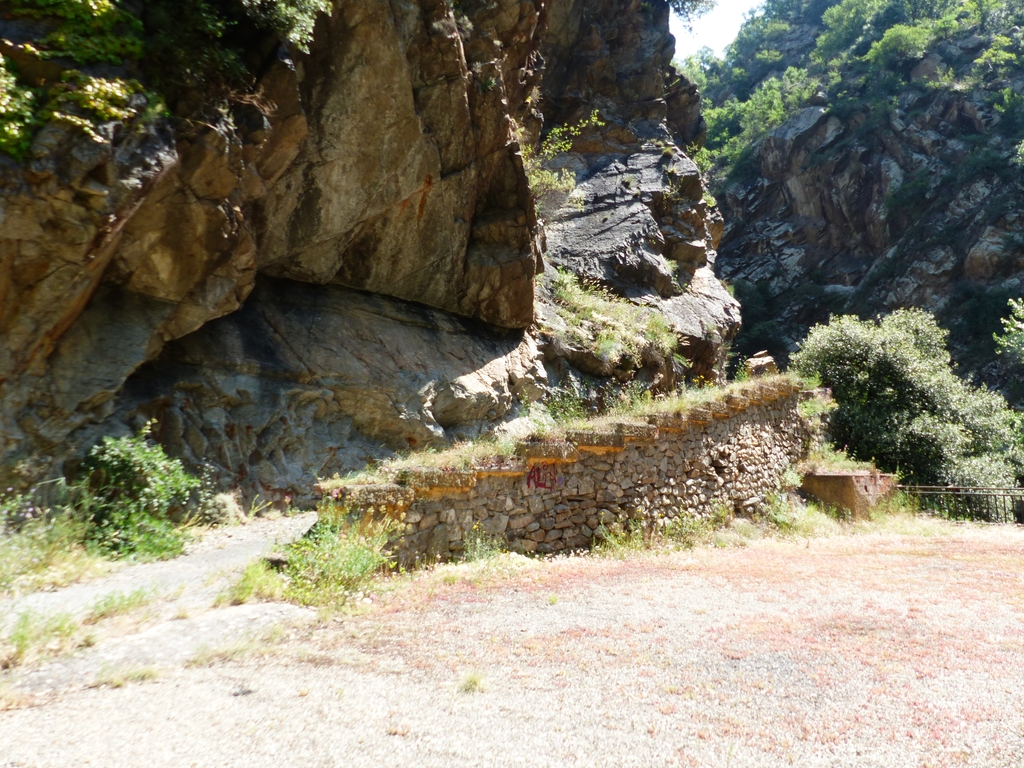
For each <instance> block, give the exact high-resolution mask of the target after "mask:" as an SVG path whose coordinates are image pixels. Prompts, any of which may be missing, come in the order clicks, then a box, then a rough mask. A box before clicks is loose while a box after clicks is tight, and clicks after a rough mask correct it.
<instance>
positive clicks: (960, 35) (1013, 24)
mask: <svg viewBox="0 0 1024 768" xmlns="http://www.w3.org/2000/svg"><path fill="white" fill-rule="evenodd" d="M1022 24H1024V5H1021V4H1020V3H1019V2H1017V0H841V2H840V1H839V0H767V2H766V3H765V4H764V6H763V7H762V10H761V12H760V13H757V14H755V15H754V16H752V17H751V18H749V19H748V20H747V21H746V22H745V23H744V25H743V27H742V28H741V29H740V32H739V34H738V36H737V38H736V40H735V41H734V42H733V43H732V44H731V45H730V46H729V48H728V49H727V50H726V53H725V55H724V57H723V58H718V57H716V56H715V55H714V54H713V53H712V52H711V51H710V50H708V49H705V50H704V51H702V52H701V53H699V54H697V55H696V56H691V57H690V58H688V59H687V60H686V61H685V62H684V63H683V64H682V69H683V70H684V72H685V73H686V74H687V76H688V77H689V78H690V79H692V80H693V81H694V82H695V83H696V84H697V85H698V86H699V87H700V88H701V92H702V94H703V96H704V98H705V100H706V102H705V103H706V106H705V110H704V115H705V119H706V120H707V124H708V135H707V148H708V150H709V152H710V153H711V154H712V156H713V157H714V158H715V159H716V160H717V164H718V171H719V177H720V178H724V177H726V176H731V177H733V178H735V177H737V176H743V175H744V174H748V173H750V172H751V171H752V170H753V168H752V167H750V161H751V159H752V155H753V153H752V151H751V146H752V144H754V143H756V142H757V141H758V140H759V139H761V138H762V137H764V136H765V135H766V134H767V133H768V132H770V131H771V130H772V129H774V128H776V127H777V126H779V125H781V124H782V123H783V122H785V121H786V120H787V119H788V118H789V117H791V116H793V115H794V114H795V113H796V112H797V111H798V110H800V109H801V108H804V107H806V106H811V105H826V104H827V105H828V108H829V109H830V111H831V112H832V113H834V114H837V115H839V116H840V117H846V116H848V115H851V114H853V113H854V112H857V111H859V110H869V111H870V113H871V115H870V117H869V120H868V122H867V123H866V124H865V125H864V130H870V129H871V128H872V126H873V125H874V124H875V123H876V122H877V121H878V120H881V119H883V118H884V117H886V113H887V111H888V110H887V108H886V107H887V105H888V104H889V102H890V101H891V100H892V98H893V97H895V96H896V94H898V93H899V92H900V91H901V90H903V89H905V88H907V87H908V86H910V85H911V83H910V81H911V77H910V74H911V71H912V70H913V68H914V66H915V65H916V64H917V63H918V62H919V61H920V60H921V59H922V58H924V57H925V56H926V55H927V54H929V53H933V52H936V51H937V50H938V49H939V48H940V47H941V48H942V50H943V51H944V53H945V58H948V59H949V60H948V61H947V62H945V63H944V64H942V65H940V66H939V67H938V69H937V72H936V73H935V76H934V77H933V78H928V79H919V80H918V81H917V82H915V83H914V84H913V87H915V88H922V89H926V90H927V89H942V90H951V91H957V92H961V93H966V92H970V91H972V90H973V89H975V88H984V89H987V90H989V91H990V92H991V94H992V95H991V97H990V98H991V100H992V102H993V106H994V107H995V108H996V109H997V110H998V111H1000V112H1001V113H1002V114H1003V115H1004V121H1005V124H1004V125H1003V126H1002V128H1001V129H1002V131H1003V132H1004V133H1005V134H1006V135H1007V136H1008V137H1009V138H1011V139H1012V140H1014V141H1015V142H1017V143H1020V142H1021V141H1022V140H1024V96H1022V95H1021V94H1020V93H1019V92H1018V91H1015V90H1013V89H1012V88H1011V87H1010V83H1009V82H1008V78H1010V77H1017V76H1019V75H1020V74H1021V68H1022V64H1024V33H1022V32H1021V30H1020V26H1021V25H1022ZM957 41H962V42H963V41H966V43H965V45H964V46H962V47H959V48H954V47H953V46H950V45H948V43H951V42H957ZM944 43H945V44H947V45H945V46H943V44H944Z"/></svg>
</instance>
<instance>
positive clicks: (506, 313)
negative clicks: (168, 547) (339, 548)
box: [0, 0, 736, 498]
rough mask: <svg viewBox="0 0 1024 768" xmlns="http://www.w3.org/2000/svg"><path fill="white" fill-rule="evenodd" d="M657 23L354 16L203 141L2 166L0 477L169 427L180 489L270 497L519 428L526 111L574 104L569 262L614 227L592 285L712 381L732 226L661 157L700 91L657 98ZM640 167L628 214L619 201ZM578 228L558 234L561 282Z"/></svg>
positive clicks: (343, 3)
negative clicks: (667, 321) (721, 253)
mask: <svg viewBox="0 0 1024 768" xmlns="http://www.w3.org/2000/svg"><path fill="white" fill-rule="evenodd" d="M643 5H644V6H646V5H647V4H643ZM652 5H653V6H654V8H655V10H654V11H651V10H650V9H649V7H648V9H645V8H643V7H642V6H641V3H639V2H632V1H630V2H622V1H621V0H615V1H614V2H603V1H602V2H595V1H594V0H585V1H584V0H576V1H575V2H569V1H568V0H554V1H553V2H548V3H546V4H545V3H543V2H536V3H534V2H529V1H528V0H527V1H526V2H520V0H514V1H513V0H499V2H496V3H484V2H474V0H464V2H462V3H460V4H458V7H457V8H453V7H452V6H451V5H449V4H446V3H444V2H442V1H441V0H437V1H436V2H435V1H434V0H420V1H419V2H415V3H406V4H400V3H394V2H387V1H386V0H366V1H362V0H360V1H357V0H339V2H336V4H335V9H334V12H333V14H332V15H331V16H330V18H327V17H322V18H320V19H319V20H318V21H317V26H316V30H315V34H314V39H313V42H312V44H311V47H310V50H309V52H308V53H300V52H298V51H294V50H292V51H289V50H288V48H287V47H286V46H284V45H279V46H277V47H276V53H272V54H271V55H269V56H268V59H267V61H266V62H265V64H264V66H263V67H262V69H261V70H260V71H259V72H258V73H257V74H258V77H257V79H256V84H255V87H254V89H253V93H252V95H251V98H250V97H246V98H244V99H240V100H238V101H236V102H234V103H232V104H231V106H230V109H229V110H226V111H222V112H221V113H219V114H218V115H217V116H216V117H215V119H214V118H210V119H207V120H205V121H202V122H199V121H194V122H187V121H175V120H170V119H160V120H157V121H155V122H150V123H147V124H121V123H116V122H115V123H108V124H104V125H102V126H100V128H99V130H98V136H97V137H90V136H87V135H85V134H84V133H82V132H81V131H77V130H74V129H72V128H70V127H61V126H60V125H51V126H47V127H46V128H44V129H43V130H41V131H40V132H39V133H38V135H37V136H36V138H35V141H34V143H33V146H32V150H31V158H30V160H29V161H28V162H27V163H24V164H20V165H19V164H17V163H15V162H14V161H11V160H8V159H4V160H3V161H2V167H0V204H2V206H3V207H2V214H0V215H2V217H3V218H2V222H3V223H2V227H0V249H2V252H0V277H2V279H0V334H2V335H3V338H4V342H5V343H4V345H3V350H2V351H0V438H2V439H0V473H2V474H3V477H4V478H6V479H8V480H18V479H19V478H21V479H32V478H38V477H41V476H45V475H48V474H53V473H55V472H60V471H63V469H64V468H65V467H64V462H65V461H66V460H67V459H73V458H75V457H76V456H80V455H81V454H82V452H83V451H85V450H87V449H88V447H89V446H90V445H91V444H93V443H94V442H95V441H96V440H97V439H98V438H99V437H100V436H101V435H103V434H110V433H119V432H120V433H123V432H126V431H128V430H133V429H137V428H138V427H139V426H140V425H141V424H142V423H143V422H145V420H147V419H149V418H157V421H158V427H157V429H158V434H159V437H160V439H161V441H162V442H163V443H164V444H165V445H166V446H167V447H168V449H169V450H170V451H171V452H172V453H173V454H174V455H178V456H181V457H183V458H185V459H186V460H187V461H188V463H189V464H190V465H192V466H193V468H198V465H200V464H207V465H210V466H211V467H212V468H213V470H214V471H215V475H216V476H217V478H218V479H219V482H220V484H221V485H222V486H228V485H241V486H242V487H243V490H245V491H246V493H247V494H248V495H249V496H250V497H252V496H253V495H255V494H262V495H263V496H265V497H267V498H283V497H285V496H288V495H295V494H297V493H298V489H300V488H303V487H308V486H309V483H308V482H300V481H302V480H303V478H305V479H307V480H308V478H309V476H310V475H313V474H317V473H324V472H334V471H339V472H343V471H346V470H349V469H355V468H357V467H358V466H359V465H360V463H361V462H365V460H366V459H367V458H370V457H375V456H381V455H386V454H388V453H390V452H393V451H395V450H398V449H402V448H408V447H425V446H428V445H431V444H438V443H446V442H450V441H452V440H454V439H459V438H460V437H467V436H473V435H476V434H479V433H480V432H481V431H484V430H486V429H488V428H490V427H493V425H495V424H497V423H500V422H501V421H502V420H503V419H507V418H511V417H513V416H515V415H516V413H517V408H518V407H519V405H518V404H520V403H524V402H529V401H531V400H536V399H538V398H540V397H541V396H542V395H543V394H544V392H545V387H546V386H547V385H548V384H549V383H553V382H549V381H548V379H547V377H548V376H549V375H550V374H551V372H552V368H551V365H550V360H549V366H548V369H547V370H545V368H544V367H543V366H542V365H541V360H542V358H543V356H544V352H543V350H541V349H540V348H539V347H538V346H537V344H536V342H535V341H534V338H535V334H536V330H533V331H530V330H527V329H528V328H529V327H530V326H531V325H532V324H533V323H534V322H535V319H536V317H537V313H536V312H535V308H534V297H535V288H536V286H535V279H534V278H535V275H536V274H537V273H538V272H539V270H541V269H542V268H543V261H542V256H541V251H542V246H543V237H544V229H543V227H542V224H541V222H540V221H539V220H538V217H537V213H536V211H535V207H534V200H533V196H532V194H531V192H530V187H529V181H528V179H527V176H526V173H525V170H524V165H523V159H522V155H521V153H520V144H519V141H520V137H521V136H524V135H525V136H533V135H535V134H536V131H537V130H538V129H539V127H540V125H541V120H540V113H538V112H537V111H536V110H537V105H538V100H539V101H540V102H542V103H551V104H554V103H557V104H559V105H560V106H559V107H557V108H554V109H552V111H551V113H550V114H549V115H546V117H547V120H548V122H549V124H553V123H556V122H559V121H563V122H564V121H566V120H571V119H573V117H572V116H573V115H574V114H576V113H577V112H578V111H579V110H583V109H589V108H590V107H591V106H593V107H597V108H600V109H601V110H602V113H603V114H605V115H606V117H605V120H606V126H607V127H606V128H604V129H602V132H601V133H600V135H595V136H592V137H587V142H586V143H585V144H584V145H581V146H580V147H576V148H574V149H576V150H578V151H576V152H574V154H573V156H572V161H573V162H576V163H578V164H579V167H580V173H579V174H578V176H579V178H580V181H581V189H582V190H583V192H584V196H585V204H584V210H583V212H582V215H581V216H580V217H576V218H578V219H580V222H579V223H580V226H579V227H577V228H576V229H577V232H578V233H582V235H581V236H582V240H581V239H580V237H577V239H576V242H577V245H580V244H581V243H582V242H583V241H584V240H588V239H590V236H589V235H587V234H586V232H587V231H588V230H589V231H591V232H594V231H596V230H597V229H598V228H600V229H601V230H602V231H603V232H604V235H603V239H602V244H601V246H600V248H598V249H597V250H596V251H594V253H593V256H594V258H593V259H591V258H590V257H589V256H588V257H587V261H588V263H592V264H597V263H598V262H601V263H602V264H603V266H600V269H601V270H602V273H607V274H609V275H610V274H612V273H614V274H615V276H616V279H615V280H614V281H612V282H613V283H614V286H613V287H614V288H615V290H617V291H618V292H620V293H621V294H622V295H625V296H629V297H630V298H631V299H633V300H635V301H638V302H641V303H645V304H648V305H650V306H651V307H652V308H653V309H655V310H658V311H664V312H665V313H666V315H667V316H668V317H670V318H671V319H672V322H673V323H674V324H675V325H676V327H677V330H678V331H679V333H680V334H681V335H682V337H685V342H686V344H688V345H689V347H688V349H690V351H691V354H690V356H691V357H692V358H693V359H694V360H695V361H696V360H699V361H701V364H705V365H706V366H711V367H713V366H715V365H717V363H718V361H719V358H720V352H719V347H720V344H721V342H722V341H723V340H725V339H727V338H728V337H729V335H730V334H731V333H733V332H734V330H735V324H736V319H735V315H736V307H735V303H734V302H733V301H732V300H731V299H730V298H729V297H728V294H726V293H725V291H724V289H722V288H721V286H720V285H719V284H718V282H717V281H716V280H714V278H713V277H712V276H711V273H710V270H709V266H710V264H711V263H713V253H714V251H713V248H714V245H715V243H716V242H717V236H718V234H719V232H720V226H721V225H720V220H718V219H716V217H715V215H714V214H713V213H712V212H710V211H709V210H707V206H706V205H704V203H702V202H701V195H702V187H701V180H700V178H699V175H697V174H696V169H695V167H693V166H692V163H690V162H689V161H688V160H687V159H686V158H685V156H683V155H682V154H681V153H679V152H678V151H677V152H675V154H674V155H673V156H672V157H671V158H669V157H668V156H667V155H666V156H664V157H663V153H665V152H666V151H667V149H666V148H667V147H669V145H671V146H675V145H678V144H683V143H686V142H690V141H693V140H697V139H699V138H700V136H701V133H702V131H703V123H702V120H701V118H700V112H699V99H698V97H697V95H696V93H695V91H694V89H693V88H692V87H691V86H689V84H688V83H686V81H685V80H681V79H678V80H676V79H673V81H672V83H671V84H669V85H666V79H665V73H664V71H663V70H664V69H665V67H667V65H668V61H669V58H670V51H671V38H670V37H669V36H668V33H667V7H666V6H663V5H662V4H661V3H660V2H655V3H653V4H652ZM607 14H613V16H607ZM610 18H617V19H618V23H619V25H620V26H621V30H622V34H621V36H620V37H618V40H616V35H615V34H613V31H614V30H613V27H614V25H609V23H608V21H607V19H610ZM595 20H597V22H595ZM549 22H550V23H549ZM556 22H557V23H556ZM595 23H596V26H595ZM12 29H13V28H12ZM15 31H17V30H15ZM22 31H24V30H22ZM9 32H10V33H11V35H13V36H14V37H16V35H14V33H13V32H11V30H10V29H8V28H6V27H5V34H7V33H9ZM19 34H20V33H19ZM587 36H589V39H590V40H591V42H590V43H589V46H590V47H589V48H587V49H586V50H587V51H589V53H588V54H587V55H585V56H582V57H581V56H580V52H581V51H583V50H584V48H583V47H581V46H582V41H583V39H584V37H587ZM23 42H24V41H21V40H14V41H13V44H21V43H23ZM269 50H273V46H271V48H270V49H269ZM588 57H589V58H588ZM548 78H551V79H550V80H548ZM138 98H144V97H143V96H142V95H141V94H139V95H138ZM563 107H564V108H563ZM560 110H561V111H560ZM518 126H523V129H522V132H521V131H520V129H519V128H518ZM531 126H532V128H531ZM531 131H532V133H531ZM655 142H663V143H664V144H665V145H666V146H665V147H661V146H656V145H655ZM632 165H639V166H642V167H643V171H642V172H640V173H639V176H642V177H643V184H642V187H643V189H642V191H641V193H640V195H639V197H636V196H635V195H633V193H626V192H625V190H624V188H622V189H619V187H621V185H620V184H619V182H620V181H621V180H622V179H623V178H624V177H625V175H628V174H629V173H632V171H629V170H628V169H629V168H630V167H632ZM616 190H618V191H616ZM634 198H636V199H634ZM637 205H639V206H640V207H639V208H637V207H636V206H637ZM620 206H622V209H621V210H620ZM641 209H642V210H641ZM627 210H628V213H627V212H626V211H627ZM609 212H611V213H612V214H614V216H615V224H614V226H613V227H611V228H609V227H608V226H607V225H606V224H605V225H601V226H600V227H599V222H600V218H601V217H602V216H606V215H608V214H609ZM583 221H585V222H586V226H583V224H582V222H583ZM571 229H573V226H572V225H571V224H570V222H569V221H568V219H566V218H565V217H562V216H561V214H558V215H553V216H552V217H550V220H549V222H548V231H549V234H548V241H549V247H550V248H551V249H552V252H553V254H554V255H553V256H552V259H553V260H555V261H557V262H558V263H568V261H567V260H568V259H569V257H570V255H571V253H570V252H571V251H572V250H573V249H574V248H575V247H576V246H573V244H572V242H573V240H572V238H571V237H568V236H567V235H566V233H568V232H569V230H571ZM659 238H660V241H659ZM648 240H650V241H651V242H647V241H648ZM581 247H582V246H581ZM666 258H667V259H670V260H672V261H671V263H670V262H669V261H667V260H666ZM622 259H626V260H627V261H629V260H632V262H633V263H634V265H635V266H636V268H631V267H629V266H626V267H624V268H621V269H619V268H617V267H615V266H614V265H617V264H619V261H621V260H622ZM595 260H596V261H595ZM682 264H685V265H686V266H685V268H683V267H678V268H677V266H674V265H682ZM609 265H612V266H611V272H608V268H609ZM597 268H598V267H597V266H595V269H597ZM254 287H255V291H254ZM250 294H251V295H250ZM409 302H415V304H410V303H409ZM702 345H703V346H702ZM694 350H699V354H698V353H697V352H695V351H694ZM684 354H686V351H685V349H684ZM662 364H663V365H665V364H668V365H671V362H669V363H665V361H663V362H662ZM556 367H557V366H556ZM702 370H703V369H702ZM709 370H710V368H709Z"/></svg>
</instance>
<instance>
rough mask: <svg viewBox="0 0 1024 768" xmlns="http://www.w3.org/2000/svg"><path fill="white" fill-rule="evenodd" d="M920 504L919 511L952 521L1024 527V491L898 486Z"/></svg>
mask: <svg viewBox="0 0 1024 768" xmlns="http://www.w3.org/2000/svg"><path fill="white" fill-rule="evenodd" d="M896 487H897V488H898V489H899V490H901V491H903V492H904V493H905V494H907V495H908V496H911V497H912V498H914V499H916V500H917V504H918V510H919V511H920V512H927V513H929V514H932V515H936V516H938V517H945V518H948V519H950V520H983V521H985V522H989V523H1021V524H1024V488H966V487H959V486H952V485H948V486H942V485H898V486H896Z"/></svg>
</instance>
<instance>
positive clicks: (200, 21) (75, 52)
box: [0, 0, 330, 160]
mask: <svg viewBox="0 0 1024 768" xmlns="http://www.w3.org/2000/svg"><path fill="white" fill-rule="evenodd" d="M329 9H330V2H329V0H189V2H176V1H175V0H145V1H144V2H139V3H128V2H125V1H124V0H7V2H3V3H0V12H2V13H4V15H6V16H7V17H8V18H10V19H12V20H13V21H14V22H15V24H14V29H15V30H18V31H19V32H21V33H22V34H23V35H25V36H26V37H25V39H19V40H15V41H14V43H13V44H11V45H6V44H5V46H4V54H5V55H3V56H0V152H5V153H7V154H9V155H11V156H13V157H14V158H16V159H19V160H21V159H24V158H25V157H27V155H28V153H29V149H30V146H31V142H32V137H33V135H34V133H35V132H36V131H37V130H38V129H39V128H40V127H41V126H42V125H44V124H46V123H48V122H53V121H56V122H63V123H66V124H70V125H74V126H76V127H78V128H81V129H83V130H85V131H86V132H87V133H90V134H91V135H93V136H94V138H96V137H97V136H98V134H96V133H95V128H94V126H96V125H97V124H100V123H103V122H106V121H110V120H120V121H123V122H129V121H131V120H134V119H142V120H144V119H148V118H149V117H150V116H152V115H154V114H157V113H159V112H161V111H163V110H164V106H163V105H164V103H165V102H166V103H169V104H172V105H175V104H180V105H182V109H180V110H179V111H184V112H189V111H194V110H195V109H197V108H198V107H200V106H201V105H202V104H203V103H204V102H205V101H207V100H209V99H211V98H213V99H214V100H216V99H217V98H219V97H221V96H223V95H225V94H228V93H230V92H232V91H234V90H239V89H241V90H244V89H246V88H248V87H250V86H251V85H252V81H253V77H254V74H255V73H257V72H258V69H259V67H260V65H261V63H262V59H264V58H266V57H267V56H268V55H270V54H272V53H273V50H272V49H273V45H271V46H270V49H268V46H267V45H266V40H267V39H268V36H274V39H277V38H279V39H281V40H284V41H287V42H288V43H290V44H291V45H294V46H296V47H297V48H300V49H304V48H305V47H306V45H307V44H308V42H309V40H310V38H311V36H312V32H313V23H314V21H315V18H316V14H317V13H318V12H327V11H328V10H329ZM18 22H24V24H23V25H22V26H21V27H19V26H18ZM40 30H43V31H41V32H40ZM12 36H14V37H18V35H17V34H13V35H12ZM44 63H48V64H49V66H42V65H43V64H44ZM54 65H56V67H55V66H54ZM54 71H60V75H59V77H57V78H54V75H53V72H54ZM140 81H141V82H144V83H145V84H146V87H145V88H144V87H143V85H142V84H141V82H140Z"/></svg>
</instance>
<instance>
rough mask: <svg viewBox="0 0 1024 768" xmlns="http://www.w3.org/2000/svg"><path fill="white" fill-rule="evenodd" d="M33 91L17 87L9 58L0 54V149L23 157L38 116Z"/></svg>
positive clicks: (14, 155) (13, 155) (30, 140)
mask: <svg viewBox="0 0 1024 768" xmlns="http://www.w3.org/2000/svg"><path fill="white" fill-rule="evenodd" d="M35 103H36V94H35V93H34V92H33V91H32V89H31V88H27V87H23V86H19V85H18V83H17V78H16V77H15V74H14V71H13V66H12V65H11V62H10V60H9V59H7V58H6V57H4V56H0V152H6V153H7V154H8V155H11V156H12V157H18V158H20V157H23V156H24V155H25V153H26V152H28V148H29V145H30V144H31V143H32V132H33V131H34V130H35V127H36V124H37V122H38V118H37V117H36V113H35Z"/></svg>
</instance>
